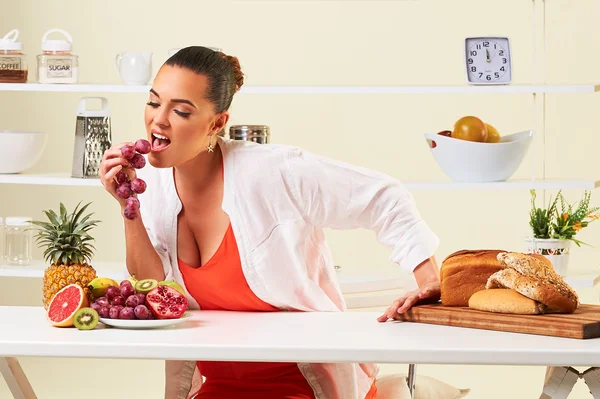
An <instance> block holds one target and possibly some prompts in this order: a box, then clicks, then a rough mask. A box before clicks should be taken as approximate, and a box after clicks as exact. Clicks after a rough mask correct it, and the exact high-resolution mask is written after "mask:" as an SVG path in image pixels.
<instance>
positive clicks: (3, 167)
mask: <svg viewBox="0 0 600 399" xmlns="http://www.w3.org/2000/svg"><path fill="white" fill-rule="evenodd" d="M46 141H47V135H46V133H43V132H24V131H15V130H0V173H21V172H23V171H25V170H27V169H29V168H31V167H32V166H33V165H35V164H36V162H37V161H39V160H40V157H41V156H42V153H43V152H44V148H45V147H46Z"/></svg>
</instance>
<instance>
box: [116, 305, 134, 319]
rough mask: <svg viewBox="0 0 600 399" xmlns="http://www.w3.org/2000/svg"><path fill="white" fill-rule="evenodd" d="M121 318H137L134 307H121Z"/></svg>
mask: <svg viewBox="0 0 600 399" xmlns="http://www.w3.org/2000/svg"><path fill="white" fill-rule="evenodd" d="M119 319H123V320H133V319H135V312H134V311H133V308H123V309H121V311H120V312H119Z"/></svg>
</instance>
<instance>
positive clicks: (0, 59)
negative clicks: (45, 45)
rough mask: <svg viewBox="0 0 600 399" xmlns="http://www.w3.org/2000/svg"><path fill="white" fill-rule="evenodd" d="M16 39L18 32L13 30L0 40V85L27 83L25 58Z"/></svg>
mask: <svg viewBox="0 0 600 399" xmlns="http://www.w3.org/2000/svg"><path fill="white" fill-rule="evenodd" d="M18 37H19V30H18V29H13V30H11V31H10V32H8V33H7V34H6V35H5V36H4V37H3V38H2V39H0V83H26V82H27V73H28V69H27V57H26V56H25V54H23V43H21V42H18V41H17V38H18Z"/></svg>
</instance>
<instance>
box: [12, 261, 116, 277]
mask: <svg viewBox="0 0 600 399" xmlns="http://www.w3.org/2000/svg"><path fill="white" fill-rule="evenodd" d="M49 265H50V264H49V263H47V262H45V261H42V260H35V261H32V262H31V264H30V265H27V266H12V265H2V264H0V277H23V278H42V277H44V270H46V268H48V266H49ZM92 266H93V268H94V269H95V270H96V274H97V275H98V277H108V278H112V279H113V280H116V281H121V280H123V279H124V278H125V262H92ZM119 269H120V270H122V271H120V272H118V271H115V270H119ZM103 270H104V271H103ZM106 270H112V271H109V272H106Z"/></svg>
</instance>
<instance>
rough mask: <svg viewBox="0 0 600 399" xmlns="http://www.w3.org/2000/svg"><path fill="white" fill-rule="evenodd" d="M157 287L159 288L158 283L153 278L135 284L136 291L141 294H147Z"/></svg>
mask: <svg viewBox="0 0 600 399" xmlns="http://www.w3.org/2000/svg"><path fill="white" fill-rule="evenodd" d="M156 287H158V281H156V280H154V279H151V278H147V279H145V280H140V281H138V282H137V283H135V291H136V292H139V293H141V294H147V293H149V292H150V291H152V290H153V289H154V288H156Z"/></svg>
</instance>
